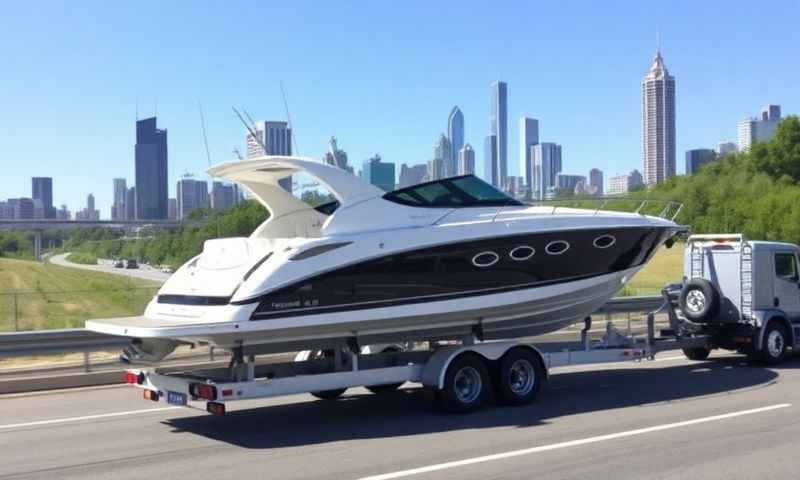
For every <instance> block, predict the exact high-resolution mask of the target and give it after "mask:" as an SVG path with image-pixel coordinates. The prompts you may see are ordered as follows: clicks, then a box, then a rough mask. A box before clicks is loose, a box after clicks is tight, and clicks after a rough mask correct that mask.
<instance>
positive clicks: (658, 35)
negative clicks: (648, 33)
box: [656, 28, 661, 53]
mask: <svg viewBox="0 0 800 480" xmlns="http://www.w3.org/2000/svg"><path fill="white" fill-rule="evenodd" d="M656 51H657V52H659V53H660V52H661V28H657V29H656Z"/></svg>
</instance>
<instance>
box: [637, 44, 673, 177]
mask: <svg viewBox="0 0 800 480" xmlns="http://www.w3.org/2000/svg"><path fill="white" fill-rule="evenodd" d="M642 167H643V172H644V182H645V183H646V184H647V185H655V184H657V183H661V182H663V181H664V180H666V179H667V178H669V177H672V176H674V175H675V77H673V76H672V75H670V74H669V72H668V71H667V67H666V66H665V65H664V59H662V58H661V52H660V51H657V52H656V56H655V57H654V58H653V64H652V65H651V66H650V70H649V71H648V72H647V74H646V75H645V76H644V79H643V80H642Z"/></svg>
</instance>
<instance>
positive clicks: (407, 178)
mask: <svg viewBox="0 0 800 480" xmlns="http://www.w3.org/2000/svg"><path fill="white" fill-rule="evenodd" d="M427 175H428V166H427V165H425V164H424V163H423V164H421V165H412V166H408V165H406V164H405V163H404V164H402V165H400V181H399V183H398V185H397V188H405V187H410V186H411V185H416V184H418V183H422V182H423V181H425V177H426V176H427Z"/></svg>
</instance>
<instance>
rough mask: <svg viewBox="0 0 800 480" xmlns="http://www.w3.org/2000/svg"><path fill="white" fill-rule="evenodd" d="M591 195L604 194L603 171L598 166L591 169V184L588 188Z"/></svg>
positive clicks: (587, 191) (587, 190)
mask: <svg viewBox="0 0 800 480" xmlns="http://www.w3.org/2000/svg"><path fill="white" fill-rule="evenodd" d="M586 193H587V194H589V195H597V196H600V197H602V196H603V193H604V191H603V171H602V170H600V169H598V168H593V169H591V170H589V185H588V188H587V189H586Z"/></svg>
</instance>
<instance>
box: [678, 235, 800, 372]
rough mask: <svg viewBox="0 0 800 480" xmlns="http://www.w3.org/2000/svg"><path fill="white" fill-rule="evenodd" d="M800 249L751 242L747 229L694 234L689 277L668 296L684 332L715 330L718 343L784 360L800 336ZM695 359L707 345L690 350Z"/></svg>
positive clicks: (685, 267) (687, 270)
mask: <svg viewBox="0 0 800 480" xmlns="http://www.w3.org/2000/svg"><path fill="white" fill-rule="evenodd" d="M799 261H800V248H798V246H797V245H794V244H790V243H782V242H766V241H748V240H745V239H744V237H743V236H742V235H741V234H714V235H691V236H689V238H688V239H687V242H686V248H685V251H684V261H683V272H684V273H683V282H682V283H681V284H676V285H670V286H668V287H667V288H666V289H665V292H664V294H665V296H666V297H667V298H668V299H669V300H670V305H671V306H673V307H675V308H672V309H671V311H670V315H671V316H674V317H675V318H671V320H675V321H677V324H679V326H680V329H683V330H684V331H687V332H691V333H697V334H705V335H711V336H712V338H714V339H715V346H718V347H722V348H731V349H736V350H739V351H742V352H747V353H749V354H751V355H753V356H756V357H757V358H758V359H760V360H762V361H764V362H766V363H771V364H774V363H778V362H779V361H781V360H782V359H783V357H784V356H785V354H786V351H787V348H789V347H794V345H795V343H796V341H797V340H796V339H797V338H798V337H800V273H798V272H799V271H798V262H799ZM685 353H686V354H687V356H689V357H690V358H692V356H694V357H698V358H700V357H702V358H704V357H705V356H707V355H708V352H707V349H699V350H697V351H685Z"/></svg>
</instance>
